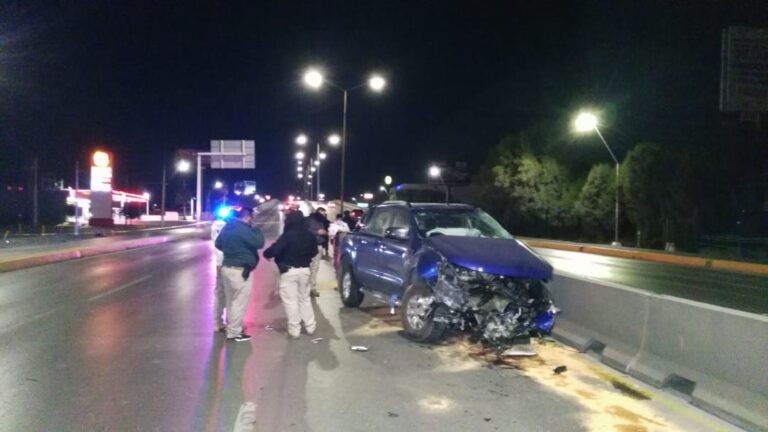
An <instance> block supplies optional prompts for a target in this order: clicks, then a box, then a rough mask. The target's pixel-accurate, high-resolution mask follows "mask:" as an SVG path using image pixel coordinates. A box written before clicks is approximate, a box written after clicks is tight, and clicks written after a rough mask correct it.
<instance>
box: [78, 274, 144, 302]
mask: <svg viewBox="0 0 768 432" xmlns="http://www.w3.org/2000/svg"><path fill="white" fill-rule="evenodd" d="M151 277H152V275H151V274H148V275H146V276H144V277H142V278H139V279H136V280H135V281H133V282H128V283H126V284H123V285H120V286H119V287H117V288H115V289H113V290H109V291H107V292H105V293H101V294H98V295H95V296H93V297H90V298H87V299H86V300H85V301H88V302H92V301H96V300H98V299H100V298H104V297H106V296H108V295H112V294H114V293H116V292H120V291H122V290H124V289H126V288H130V287H132V286H134V285H136V284H138V283H141V282H144V281H145V280H147V279H149V278H151Z"/></svg>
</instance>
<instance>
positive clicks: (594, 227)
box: [576, 164, 616, 242]
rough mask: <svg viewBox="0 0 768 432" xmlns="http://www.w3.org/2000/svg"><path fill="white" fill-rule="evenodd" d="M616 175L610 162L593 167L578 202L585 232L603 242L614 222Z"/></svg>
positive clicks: (577, 208)
mask: <svg viewBox="0 0 768 432" xmlns="http://www.w3.org/2000/svg"><path fill="white" fill-rule="evenodd" d="M615 193H616V175H615V173H614V171H613V168H611V167H610V166H609V165H608V164H597V165H595V166H593V167H592V169H591V170H590V171H589V175H588V176H587V181H586V182H585V183H584V186H583V187H582V189H581V194H580V195H579V200H578V202H577V203H576V214H577V215H578V216H579V219H580V220H581V226H582V228H583V229H584V232H585V233H586V234H588V235H589V236H591V237H593V238H596V239H597V240H598V241H600V242H602V241H603V240H605V238H606V234H607V233H609V232H611V228H613V224H614V205H615V200H616V195H615Z"/></svg>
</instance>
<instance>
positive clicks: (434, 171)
mask: <svg viewBox="0 0 768 432" xmlns="http://www.w3.org/2000/svg"><path fill="white" fill-rule="evenodd" d="M429 176H430V177H432V178H438V177H440V168H439V167H437V166H435V165H432V166H431V167H429Z"/></svg>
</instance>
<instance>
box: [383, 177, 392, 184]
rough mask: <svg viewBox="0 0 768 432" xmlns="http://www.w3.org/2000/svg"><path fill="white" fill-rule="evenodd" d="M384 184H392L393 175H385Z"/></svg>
mask: <svg viewBox="0 0 768 432" xmlns="http://www.w3.org/2000/svg"><path fill="white" fill-rule="evenodd" d="M384 184H385V185H387V186H389V185H391V184H392V177H391V176H386V177H384Z"/></svg>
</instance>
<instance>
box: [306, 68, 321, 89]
mask: <svg viewBox="0 0 768 432" xmlns="http://www.w3.org/2000/svg"><path fill="white" fill-rule="evenodd" d="M323 81H324V79H323V75H322V74H321V73H320V71H318V70H317V69H309V70H307V72H306V73H305V74H304V84H306V85H307V86H308V87H310V88H313V89H319V88H320V87H321V86H322V85H323Z"/></svg>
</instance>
